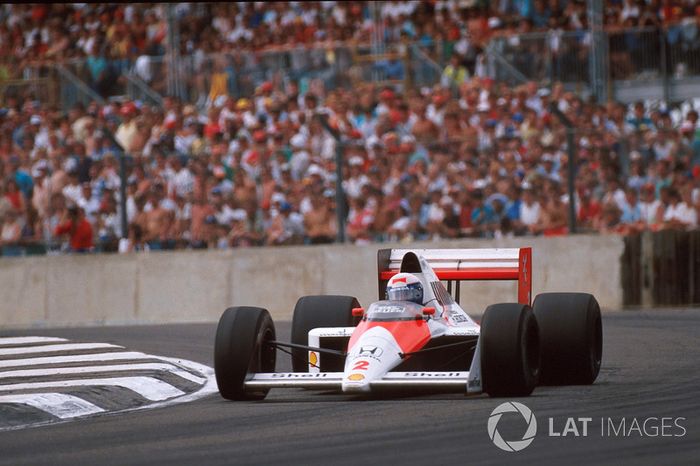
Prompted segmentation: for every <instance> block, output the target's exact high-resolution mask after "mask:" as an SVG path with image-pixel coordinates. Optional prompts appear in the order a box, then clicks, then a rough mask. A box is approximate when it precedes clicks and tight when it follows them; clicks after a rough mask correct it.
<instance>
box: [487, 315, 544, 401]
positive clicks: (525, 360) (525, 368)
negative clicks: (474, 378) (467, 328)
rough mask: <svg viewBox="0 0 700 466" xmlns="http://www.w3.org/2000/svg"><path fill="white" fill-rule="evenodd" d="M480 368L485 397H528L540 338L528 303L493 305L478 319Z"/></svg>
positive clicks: (535, 373) (536, 371) (536, 370)
mask: <svg viewBox="0 0 700 466" xmlns="http://www.w3.org/2000/svg"><path fill="white" fill-rule="evenodd" d="M480 338H481V340H482V341H481V345H482V346H481V371H482V377H483V384H484V387H483V389H484V392H486V393H488V394H489V396H492V397H498V396H528V395H530V394H531V393H532V391H533V390H534V389H535V386H536V385H537V382H538V376H539V367H540V340H539V331H538V328H537V320H536V319H535V315H534V314H533V313H532V309H531V308H530V306H527V305H524V304H517V303H512V304H511V303H503V304H493V305H491V306H489V307H488V308H486V311H485V312H484V317H483V318H482V320H481V337H480Z"/></svg>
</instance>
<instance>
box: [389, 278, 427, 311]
mask: <svg viewBox="0 0 700 466" xmlns="http://www.w3.org/2000/svg"><path fill="white" fill-rule="evenodd" d="M386 299H388V300H390V301H411V302H414V303H416V304H421V305H422V304H423V285H422V284H421V282H420V279H419V278H418V277H416V276H415V275H413V274H410V273H399V274H396V275H394V276H393V277H391V279H390V280H389V283H387V285H386Z"/></svg>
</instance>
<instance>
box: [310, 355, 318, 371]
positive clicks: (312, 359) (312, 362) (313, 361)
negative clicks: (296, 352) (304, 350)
mask: <svg viewBox="0 0 700 466" xmlns="http://www.w3.org/2000/svg"><path fill="white" fill-rule="evenodd" d="M309 364H310V365H311V366H314V367H317V366H318V354H316V352H315V351H309Z"/></svg>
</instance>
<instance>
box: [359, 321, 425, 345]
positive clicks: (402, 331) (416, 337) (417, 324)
mask: <svg viewBox="0 0 700 466" xmlns="http://www.w3.org/2000/svg"><path fill="white" fill-rule="evenodd" d="M372 327H384V328H385V329H387V330H388V331H389V333H391V335H392V336H393V337H394V339H395V340H396V343H397V344H398V345H399V348H401V351H402V352H404V353H412V352H413V351H418V350H419V349H421V348H422V347H423V346H425V344H426V343H428V341H429V340H430V329H429V328H428V324H427V323H426V322H425V321H424V320H423V319H420V320H398V321H385V322H376V321H375V322H372V321H367V320H363V321H362V322H360V323H359V324H358V326H357V328H355V331H354V332H352V336H351V337H350V342H349V343H348V352H350V351H351V350H352V347H353V346H355V343H356V342H357V340H358V339H359V338H360V335H362V334H363V333H365V332H366V331H367V330H369V329H371V328H372Z"/></svg>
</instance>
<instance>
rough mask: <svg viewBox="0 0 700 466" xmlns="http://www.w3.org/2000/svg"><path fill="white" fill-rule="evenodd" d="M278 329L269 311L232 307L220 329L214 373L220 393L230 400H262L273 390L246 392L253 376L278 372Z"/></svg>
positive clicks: (218, 330)
mask: <svg viewBox="0 0 700 466" xmlns="http://www.w3.org/2000/svg"><path fill="white" fill-rule="evenodd" d="M273 340H275V326H274V324H273V322H272V318H271V317H270V313H269V312H267V309H263V308H260V307H247V306H240V307H230V308H228V309H226V311H225V312H224V313H223V314H222V316H221V319H220V320H219V325H218V327H217V328H216V342H215V343H214V372H215V374H216V383H217V385H218V386H219V393H221V396H222V397H224V398H226V399H227V400H262V399H263V398H265V396H266V395H267V392H268V391H269V389H264V390H258V391H255V392H246V391H245V381H246V378H247V377H248V375H249V374H254V373H257V372H274V370H275V358H276V349H275V347H274V346H272V345H268V344H266V342H269V341H273Z"/></svg>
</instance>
